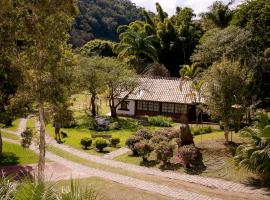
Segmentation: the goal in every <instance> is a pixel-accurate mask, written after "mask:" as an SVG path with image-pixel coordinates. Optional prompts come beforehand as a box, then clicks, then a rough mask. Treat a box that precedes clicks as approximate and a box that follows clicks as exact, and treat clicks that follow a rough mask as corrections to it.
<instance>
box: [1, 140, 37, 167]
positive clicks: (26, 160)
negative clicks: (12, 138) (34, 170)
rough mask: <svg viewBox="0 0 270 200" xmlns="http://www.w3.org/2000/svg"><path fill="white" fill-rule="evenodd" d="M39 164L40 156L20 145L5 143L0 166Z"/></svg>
mask: <svg viewBox="0 0 270 200" xmlns="http://www.w3.org/2000/svg"><path fill="white" fill-rule="evenodd" d="M37 162H38V156H37V155H36V154H35V152H33V151H32V150H30V149H25V148H23V147H21V146H20V145H18V144H12V143H9V142H5V141H4V142H3V154H2V155H1V158H0V166H9V165H23V164H33V163H37Z"/></svg>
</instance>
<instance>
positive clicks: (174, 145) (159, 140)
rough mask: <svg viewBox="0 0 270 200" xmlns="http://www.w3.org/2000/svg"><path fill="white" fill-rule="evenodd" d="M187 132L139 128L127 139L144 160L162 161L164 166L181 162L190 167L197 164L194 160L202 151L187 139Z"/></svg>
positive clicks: (134, 151)
mask: <svg viewBox="0 0 270 200" xmlns="http://www.w3.org/2000/svg"><path fill="white" fill-rule="evenodd" d="M184 132H185V133H184ZM186 132H187V131H183V130H182V132H181V129H179V130H176V129H172V128H165V129H162V130H159V131H156V132H155V133H152V132H150V131H148V130H139V131H137V133H135V134H134V135H132V136H131V137H129V138H128V139H127V141H126V145H127V146H128V147H129V148H130V149H131V150H132V152H133V155H138V156H141V157H142V161H143V162H147V161H150V160H151V161H155V163H161V164H162V166H168V165H170V164H180V165H182V166H183V167H185V168H190V167H194V166H195V164H194V163H195V162H194V160H196V159H197V158H198V157H199V155H200V152H199V150H198V149H197V148H196V147H195V146H194V144H193V141H191V140H189V139H186V138H189V137H185V134H186ZM190 134H191V133H190ZM181 135H182V136H181ZM191 137H192V136H191ZM183 140H186V141H183ZM181 144H185V145H181Z"/></svg>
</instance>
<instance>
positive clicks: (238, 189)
mask: <svg viewBox="0 0 270 200" xmlns="http://www.w3.org/2000/svg"><path fill="white" fill-rule="evenodd" d="M26 121H27V119H26ZM26 121H24V123H25V124H26ZM22 127H23V125H22ZM24 127H25V126H24ZM38 128H39V125H38V123H37V129H38ZM13 133H15V134H18V132H13ZM46 141H47V144H49V145H51V146H54V147H56V148H59V149H61V150H64V151H66V152H67V153H69V154H72V155H75V156H78V157H80V158H83V159H85V160H89V161H92V162H95V163H99V164H103V165H107V166H110V167H115V168H120V169H123V170H126V171H132V172H136V173H140V174H147V175H152V176H155V177H162V178H169V179H172V180H179V181H184V182H189V183H194V184H197V185H198V186H200V185H201V186H206V187H209V188H213V189H219V190H222V191H228V192H235V193H242V194H246V195H249V194H251V195H252V196H254V199H260V196H261V197H263V198H264V199H268V196H267V195H268V192H267V191H265V190H263V189H256V188H253V187H250V186H246V185H244V184H240V183H234V182H230V181H225V180H222V179H215V178H206V177H202V176H197V175H187V174H179V173H175V172H172V171H168V172H162V171H160V170H158V169H153V168H147V167H142V166H136V165H132V164H127V163H123V162H119V161H114V160H109V159H105V158H102V157H99V156H95V155H90V154H88V153H85V152H83V151H80V150H77V149H74V148H72V147H69V146H67V145H64V144H58V143H57V142H56V141H55V140H54V139H52V138H51V137H50V136H49V135H48V134H47V136H46ZM34 150H35V151H37V149H34ZM46 156H47V158H48V159H50V160H52V161H55V162H58V163H61V164H63V165H65V166H68V167H70V168H71V169H76V170H78V171H80V172H82V173H83V174H82V177H84V176H85V175H84V172H85V173H86V174H88V175H91V176H99V177H101V178H105V179H109V180H113V181H116V182H118V183H123V184H125V185H129V186H132V187H135V188H138V189H144V190H148V191H152V192H156V193H159V194H163V195H165V196H169V197H171V198H175V199H209V197H208V196H205V195H200V194H197V193H194V192H189V191H186V190H181V189H178V188H177V189H176V188H173V187H168V186H165V185H159V184H155V183H152V182H148V181H143V180H140V179H136V178H131V177H128V176H123V175H120V174H116V173H111V172H107V171H103V170H98V169H93V168H90V167H87V166H84V165H81V164H78V163H75V162H72V161H69V160H67V159H64V158H62V157H59V156H56V155H54V154H52V153H50V152H47V154H46ZM178 191H180V193H181V195H180V193H179V192H178ZM170 195H171V196H170Z"/></svg>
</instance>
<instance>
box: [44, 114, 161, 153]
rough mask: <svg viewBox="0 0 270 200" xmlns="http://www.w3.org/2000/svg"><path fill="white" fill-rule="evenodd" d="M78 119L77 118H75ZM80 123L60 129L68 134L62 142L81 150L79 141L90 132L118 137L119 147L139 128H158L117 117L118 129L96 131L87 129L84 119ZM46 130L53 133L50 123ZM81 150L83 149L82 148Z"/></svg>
mask: <svg viewBox="0 0 270 200" xmlns="http://www.w3.org/2000/svg"><path fill="white" fill-rule="evenodd" d="M77 119H78V118H77ZM80 120H81V121H80V122H81V124H80V125H79V126H78V127H75V128H64V129H61V131H64V132H65V133H67V134H68V138H65V139H63V141H64V144H67V145H69V146H71V147H74V148H76V149H79V150H82V147H81V144H80V141H81V139H82V138H84V137H91V134H110V135H112V137H119V138H120V144H119V147H122V146H125V141H126V140H127V139H128V138H129V137H130V136H131V135H132V134H134V133H135V132H136V131H137V130H138V129H139V128H147V129H149V130H152V131H154V130H157V129H160V127H155V126H147V127H138V126H137V125H136V123H137V120H135V119H131V118H119V124H120V125H121V127H123V128H121V129H120V130H110V131H103V132H97V131H94V130H89V129H88V128H87V127H88V126H87V125H86V123H83V120H84V121H87V120H86V119H82V118H80ZM46 131H47V132H48V133H49V134H50V135H51V136H52V137H55V135H54V127H53V126H52V124H49V125H47V126H46ZM94 143H95V139H94V140H93V144H94ZM114 150H116V148H113V147H107V148H105V149H104V152H102V153H100V152H96V150H95V149H94V148H91V149H90V150H84V151H85V152H87V153H90V154H95V155H103V154H104V153H108V152H111V151H114ZM82 151H83V150H82Z"/></svg>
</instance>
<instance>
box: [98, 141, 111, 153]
mask: <svg viewBox="0 0 270 200" xmlns="http://www.w3.org/2000/svg"><path fill="white" fill-rule="evenodd" d="M95 146H96V148H97V149H98V150H99V151H100V152H102V151H103V149H104V148H106V147H107V146H109V142H108V141H107V140H105V139H103V138H97V139H96V142H95Z"/></svg>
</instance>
